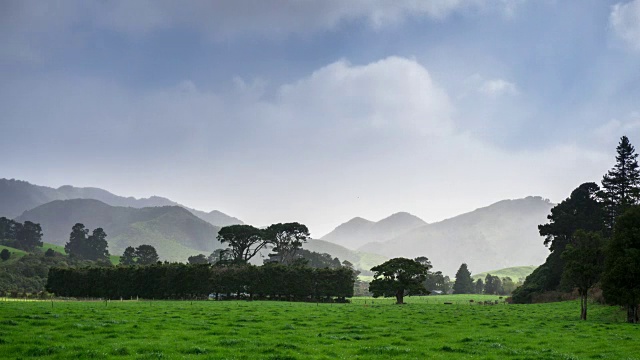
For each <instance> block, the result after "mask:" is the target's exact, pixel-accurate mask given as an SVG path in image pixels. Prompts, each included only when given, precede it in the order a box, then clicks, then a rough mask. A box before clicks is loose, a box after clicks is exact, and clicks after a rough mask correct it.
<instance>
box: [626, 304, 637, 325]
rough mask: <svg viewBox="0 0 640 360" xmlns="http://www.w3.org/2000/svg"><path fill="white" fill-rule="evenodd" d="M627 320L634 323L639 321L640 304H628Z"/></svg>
mask: <svg viewBox="0 0 640 360" xmlns="http://www.w3.org/2000/svg"><path fill="white" fill-rule="evenodd" d="M627 322H628V323H632V324H637V323H638V305H637V304H633V305H627Z"/></svg>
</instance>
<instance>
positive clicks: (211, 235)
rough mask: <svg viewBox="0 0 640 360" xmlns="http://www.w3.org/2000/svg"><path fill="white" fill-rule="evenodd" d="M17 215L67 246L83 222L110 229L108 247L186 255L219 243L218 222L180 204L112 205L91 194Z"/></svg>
mask: <svg viewBox="0 0 640 360" xmlns="http://www.w3.org/2000/svg"><path fill="white" fill-rule="evenodd" d="M16 220H17V221H20V222H24V221H26V220H29V221H33V222H36V223H39V224H40V225H41V226H42V231H43V234H44V236H43V240H44V241H46V242H47V243H51V244H54V245H58V246H64V244H65V243H66V242H67V241H68V239H69V233H70V232H71V228H72V227H73V225H74V224H76V223H82V224H84V225H85V226H86V227H87V228H89V229H92V230H93V229H95V228H97V227H101V228H103V229H104V230H105V232H106V233H107V241H108V242H109V252H110V253H111V254H113V255H121V254H122V252H123V251H124V249H125V248H126V247H127V246H134V247H135V246H139V245H142V244H148V245H152V246H153V247H155V248H156V250H157V251H158V255H159V256H160V258H161V259H162V260H169V261H182V262H184V261H186V259H187V257H189V256H191V255H195V254H198V253H205V254H208V253H210V252H212V251H213V250H214V249H216V248H218V247H220V244H219V243H218V241H217V240H216V239H215V237H216V235H217V233H218V230H219V228H218V227H215V226H213V225H211V224H209V223H207V222H206V221H204V220H202V219H200V218H198V217H196V216H195V215H193V214H191V213H190V212H189V211H187V210H185V209H184V208H182V207H179V206H163V207H149V208H142V209H136V208H130V207H119V206H110V205H107V204H105V203H103V202H100V201H97V200H91V199H74V200H56V201H52V202H50V203H47V204H44V205H41V206H38V207H36V208H35V209H33V210H29V211H26V212H24V213H23V214H22V215H21V216H19V217H18V218H17V219H16Z"/></svg>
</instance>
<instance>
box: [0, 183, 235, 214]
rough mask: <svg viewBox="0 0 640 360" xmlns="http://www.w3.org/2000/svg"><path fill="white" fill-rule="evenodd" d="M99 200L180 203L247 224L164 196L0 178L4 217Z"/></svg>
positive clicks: (121, 203) (127, 203)
mask: <svg viewBox="0 0 640 360" xmlns="http://www.w3.org/2000/svg"><path fill="white" fill-rule="evenodd" d="M71 199H95V200H99V201H101V202H103V203H105V204H108V205H111V206H122V207H132V208H145V207H157V206H180V207H183V208H185V209H187V210H189V211H190V212H191V213H192V214H194V215H196V216H197V217H199V218H201V219H202V220H204V221H207V222H209V223H210V224H211V225H214V226H227V225H234V224H244V223H243V222H242V221H241V220H240V219H237V218H235V217H232V216H229V215H227V214H225V213H223V212H220V211H218V210H213V211H211V212H208V213H207V212H205V211H200V210H196V209H191V208H189V207H186V206H184V205H181V204H178V203H177V202H175V201H172V200H169V199H167V198H164V197H160V196H151V197H149V198H141V199H137V198H134V197H124V196H118V195H115V194H113V193H111V192H109V191H107V190H103V189H100V188H93V187H86V188H78V187H74V186H70V185H64V186H61V187H59V188H57V189H55V188H51V187H47V186H40V185H33V184H31V183H29V182H26V181H21V180H14V179H10V180H9V179H4V178H3V179H0V216H4V217H7V218H15V217H16V216H19V215H21V214H22V213H23V212H25V211H27V210H31V209H33V208H35V207H36V206H40V205H43V204H46V203H48V202H51V201H54V200H71Z"/></svg>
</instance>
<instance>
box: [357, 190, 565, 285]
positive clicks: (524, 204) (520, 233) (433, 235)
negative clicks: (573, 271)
mask: <svg viewBox="0 0 640 360" xmlns="http://www.w3.org/2000/svg"><path fill="white" fill-rule="evenodd" d="M552 207H553V204H552V203H550V202H549V201H548V200H544V199H542V198H540V197H527V198H524V199H517V200H503V201H500V202H497V203H495V204H493V205H490V206H487V207H484V208H480V209H477V210H474V211H472V212H469V213H466V214H462V215H459V216H456V217H454V218H451V219H447V220H444V221H441V222H438V223H433V224H428V225H424V226H421V227H419V228H416V229H414V230H412V231H410V232H408V233H406V234H404V235H401V236H398V237H396V238H394V239H392V240H389V241H385V242H377V243H369V244H366V245H364V246H362V247H361V248H360V249H359V250H360V251H365V252H371V253H377V254H384V255H386V256H389V257H397V256H405V257H411V258H413V257H416V256H419V255H423V256H426V257H428V258H429V259H430V260H431V262H432V264H433V266H434V270H441V271H442V272H443V273H445V274H447V275H449V276H453V275H455V273H456V271H457V269H458V268H459V267H460V264H462V263H463V262H464V263H467V265H468V266H469V269H470V270H471V271H472V272H480V271H486V270H487V269H500V268H506V267H513V266H520V265H522V264H533V265H537V264H541V263H542V262H544V259H545V258H546V256H547V255H548V253H549V251H548V249H547V248H545V246H544V245H543V239H542V238H541V237H540V236H539V234H538V225H539V224H543V223H546V222H547V218H546V217H547V214H549V211H550V210H551V208H552Z"/></svg>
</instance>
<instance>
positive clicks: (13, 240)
mask: <svg viewBox="0 0 640 360" xmlns="http://www.w3.org/2000/svg"><path fill="white" fill-rule="evenodd" d="M0 245H5V246H9V247H12V248H16V249H20V250H24V251H29V252H30V251H33V250H35V249H36V248H38V247H42V228H41V227H40V224H35V223H32V222H31V221H25V222H24V223H20V222H17V221H15V220H11V219H7V218H6V217H0ZM5 250H6V249H5Z"/></svg>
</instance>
